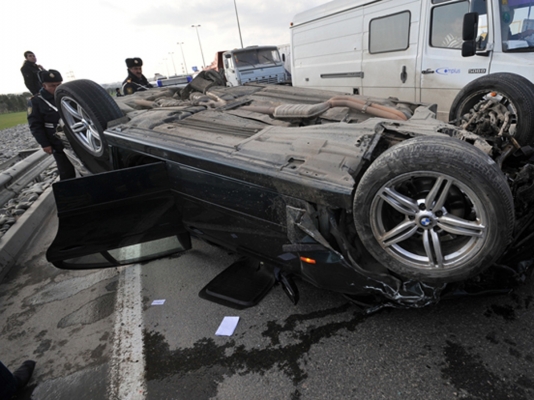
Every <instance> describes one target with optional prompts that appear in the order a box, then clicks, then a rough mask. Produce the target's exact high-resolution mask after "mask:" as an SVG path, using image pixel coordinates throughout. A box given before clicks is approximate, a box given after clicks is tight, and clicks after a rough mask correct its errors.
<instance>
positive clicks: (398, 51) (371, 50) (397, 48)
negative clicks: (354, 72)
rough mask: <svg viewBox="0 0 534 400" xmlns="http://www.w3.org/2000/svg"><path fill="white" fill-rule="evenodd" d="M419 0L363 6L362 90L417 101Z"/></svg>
mask: <svg viewBox="0 0 534 400" xmlns="http://www.w3.org/2000/svg"><path fill="white" fill-rule="evenodd" d="M420 14H421V1H420V0H412V1H382V2H380V3H375V4H371V5H368V6H365V7H364V18H363V30H364V36H363V41H364V51H363V53H362V54H363V57H362V58H363V59H362V70H363V72H364V78H363V80H362V86H363V93H362V94H364V95H366V96H376V97H390V96H393V97H397V98H399V99H402V100H407V101H416V100H418V99H417V98H416V89H415V88H416V82H417V76H418V72H417V71H416V61H417V54H418V42H419V41H418V35H419V24H420Z"/></svg>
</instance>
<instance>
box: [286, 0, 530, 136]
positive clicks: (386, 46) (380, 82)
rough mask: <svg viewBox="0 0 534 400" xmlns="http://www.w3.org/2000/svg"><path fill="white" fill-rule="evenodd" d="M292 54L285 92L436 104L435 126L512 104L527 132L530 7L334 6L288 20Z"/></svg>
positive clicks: (344, 0) (472, 2) (526, 0)
mask: <svg viewBox="0 0 534 400" xmlns="http://www.w3.org/2000/svg"><path fill="white" fill-rule="evenodd" d="M466 14H467V17H466V19H465V21H466V22H465V24H467V30H466V28H465V27H464V30H463V32H464V35H467V36H469V30H471V31H472V32H471V36H472V37H466V38H465V39H470V40H469V41H467V42H465V41H463V40H462V26H463V25H462V24H463V23H464V22H463V21H464V16H466ZM469 17H470V18H469ZM469 21H471V23H472V25H471V26H469V23H470V22H469ZM475 29H476V30H475ZM464 42H465V43H466V44H464ZM462 46H463V47H464V49H463V50H462ZM291 48H292V49H291V50H292V52H291V55H292V60H291V73H292V82H293V85H294V86H299V87H309V88H318V89H319V88H320V89H331V90H336V91H340V92H348V93H355V94H362V95H366V96H377V97H389V96H393V97H397V98H399V99H402V100H407V101H412V102H424V103H436V104H437V105H438V117H439V118H440V119H442V120H444V121H447V120H449V119H454V117H456V116H457V115H459V114H461V113H462V112H465V111H466V108H468V107H472V106H473V105H474V104H475V103H476V101H478V100H480V98H481V96H485V95H487V94H488V93H490V92H495V93H492V95H493V96H497V97H498V98H501V99H502V103H506V102H509V98H510V97H513V96H516V95H517V96H519V97H520V98H528V99H532V100H530V101H528V102H527V103H528V104H527V106H526V108H525V107H524V106H522V105H521V104H519V103H522V102H523V100H519V101H516V103H518V104H511V105H509V106H508V108H509V109H510V110H511V113H512V114H513V115H514V116H515V117H516V118H517V115H518V114H528V115H529V118H530V119H529V121H532V122H533V123H534V85H533V84H531V83H529V82H527V80H528V81H530V82H534V68H533V67H534V0H463V1H451V0H373V1H372V0H335V1H332V2H330V3H327V4H324V5H322V6H319V7H315V8H313V9H310V10H308V11H305V12H302V13H300V14H297V15H296V16H295V18H294V20H293V23H292V26H291ZM462 52H463V53H464V55H465V56H469V55H473V56H471V57H463V56H462ZM475 53H476V54H475ZM502 73H505V74H502ZM481 77H483V78H481ZM477 78H478V79H477ZM525 78H526V80H525ZM473 81H474V82H473ZM468 84H470V85H468ZM466 85H467V86H466ZM464 87H465V88H464ZM462 88H464V89H463V90H462ZM460 91H461V92H460ZM518 91H519V93H518ZM475 92H476V93H477V94H476V95H475V94H474V93H475ZM499 96H500V97H499ZM455 99H456V100H455ZM453 102H454V104H453ZM451 105H452V107H451ZM516 106H517V107H519V108H520V110H516V109H515V108H517V107H516ZM449 114H450V115H449ZM530 114H532V115H530ZM529 128H530V127H529Z"/></svg>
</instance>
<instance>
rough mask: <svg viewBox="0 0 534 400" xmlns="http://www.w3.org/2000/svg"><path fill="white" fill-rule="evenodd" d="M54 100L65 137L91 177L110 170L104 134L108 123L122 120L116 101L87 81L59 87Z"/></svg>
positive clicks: (83, 80)
mask: <svg viewBox="0 0 534 400" xmlns="http://www.w3.org/2000/svg"><path fill="white" fill-rule="evenodd" d="M55 99H56V104H57V107H58V110H59V114H60V115H61V119H62V120H63V122H64V123H65V126H64V129H65V135H66V136H67V139H68V140H69V142H70V144H71V146H72V149H73V150H74V152H75V153H76V154H77V155H78V157H79V159H80V160H81V161H82V162H83V164H84V165H85V166H86V167H87V169H88V170H89V171H90V172H92V173H99V172H105V171H109V170H111V169H112V166H111V163H110V160H109V152H108V148H107V144H106V139H105V137H104V134H103V133H104V129H106V128H107V124H108V122H109V121H113V120H115V119H118V118H121V117H122V116H123V113H122V111H121V110H120V109H119V106H118V105H117V103H115V100H113V98H112V97H111V96H110V95H109V94H108V93H107V92H106V90H105V89H104V88H103V87H102V86H100V85H98V84H97V83H95V82H93V81H90V80H86V79H80V80H76V81H72V82H67V83H65V84H63V85H60V86H59V87H58V88H57V89H56V94H55Z"/></svg>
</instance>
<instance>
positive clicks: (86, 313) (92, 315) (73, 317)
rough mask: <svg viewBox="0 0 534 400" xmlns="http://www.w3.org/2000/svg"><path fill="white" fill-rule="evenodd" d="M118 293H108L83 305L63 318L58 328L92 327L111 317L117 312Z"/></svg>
mask: <svg viewBox="0 0 534 400" xmlns="http://www.w3.org/2000/svg"><path fill="white" fill-rule="evenodd" d="M115 297H116V292H112V293H107V294H105V295H102V296H100V297H98V298H96V299H95V300H93V301H91V302H89V303H87V304H85V305H83V306H82V307H80V308H79V309H77V310H76V311H74V312H72V313H70V314H68V315H66V316H65V317H63V318H61V320H60V321H59V322H58V324H57V327H58V328H67V327H69V326H77V325H90V324H93V323H95V322H97V321H100V320H101V319H104V318H106V317H109V316H110V315H111V314H113V312H114V311H115Z"/></svg>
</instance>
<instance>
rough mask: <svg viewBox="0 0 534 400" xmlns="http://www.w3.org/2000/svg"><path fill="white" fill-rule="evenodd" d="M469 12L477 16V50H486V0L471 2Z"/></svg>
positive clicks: (487, 30)
mask: <svg viewBox="0 0 534 400" xmlns="http://www.w3.org/2000/svg"><path fill="white" fill-rule="evenodd" d="M469 12H476V13H477V14H478V32H477V40H476V45H477V48H476V49H477V50H486V47H487V45H488V32H489V28H488V6H487V4H486V0H473V1H472V2H471V8H470V9H469Z"/></svg>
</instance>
